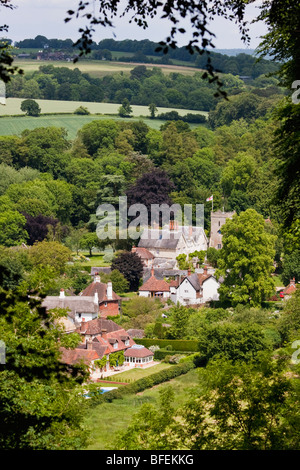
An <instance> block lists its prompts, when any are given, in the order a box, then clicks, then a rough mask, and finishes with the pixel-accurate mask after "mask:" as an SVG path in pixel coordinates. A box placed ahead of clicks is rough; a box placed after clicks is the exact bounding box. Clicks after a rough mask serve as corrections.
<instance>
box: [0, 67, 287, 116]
mask: <svg viewBox="0 0 300 470" xmlns="http://www.w3.org/2000/svg"><path fill="white" fill-rule="evenodd" d="M222 80H223V83H224V87H225V88H226V91H227V93H229V94H232V95H238V94H241V93H243V92H244V91H250V90H251V92H252V93H253V94H254V95H255V96H253V97H251V98H252V100H255V98H256V103H255V104H254V106H258V101H261V100H259V99H258V98H265V99H269V100H272V99H273V100H274V99H275V98H276V96H278V95H279V96H280V95H282V93H283V90H282V89H281V88H280V87H278V80H276V79H275V78H272V77H269V78H268V77H266V76H265V75H263V74H260V75H259V76H258V77H256V78H255V79H252V80H251V81H250V82H249V84H248V83H247V86H246V85H245V83H244V82H243V81H242V80H241V79H239V78H238V76H237V75H234V74H232V73H228V74H224V75H223V76H222ZM216 91H217V86H216V85H215V84H213V83H212V84H209V83H208V82H206V81H204V80H203V78H202V73H201V72H199V71H198V72H195V74H194V75H191V76H186V75H183V74H181V73H178V72H174V73H170V74H168V75H166V74H164V73H163V71H162V69H160V68H159V67H153V68H152V69H149V68H146V66H145V65H139V66H136V67H134V68H133V70H131V72H130V73H125V72H120V73H118V74H112V75H106V76H104V77H103V78H94V77H91V76H90V75H88V74H87V73H82V72H81V71H80V70H79V69H78V68H75V69H74V70H71V69H69V68H68V67H59V66H53V65H42V66H40V67H39V70H38V71H36V72H33V73H27V74H26V75H16V76H15V77H14V78H12V80H11V82H10V83H8V84H7V89H6V92H7V97H15V98H33V99H47V100H49V99H50V100H51V99H53V100H54V99H55V100H66V101H96V102H111V103H122V101H123V100H124V99H128V100H129V102H130V104H134V105H146V106H148V105H150V104H151V103H154V104H155V105H156V106H160V107H176V108H184V109H193V110H200V111H210V110H212V109H215V107H216V105H217V104H218V103H219V102H220V98H216V97H215V93H216ZM261 106H262V104H260V107H261ZM245 111H246V110H245ZM257 112H258V113H259V111H257Z"/></svg>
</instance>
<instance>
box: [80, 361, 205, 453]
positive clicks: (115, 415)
mask: <svg viewBox="0 0 300 470" xmlns="http://www.w3.org/2000/svg"><path fill="white" fill-rule="evenodd" d="M151 369H152V371H154V367H153V368H150V369H149V370H151ZM198 373H199V369H198V370H197V369H193V370H191V371H189V372H188V373H187V374H184V375H181V376H180V377H176V378H175V379H172V380H170V381H169V382H167V383H163V384H160V385H157V386H155V387H153V388H151V389H147V390H145V391H144V392H141V393H138V394H136V395H134V394H133V395H129V396H124V398H123V399H120V400H119V399H118V400H113V401H112V402H111V403H103V404H101V405H98V406H96V407H93V408H90V409H87V411H86V414H85V425H86V426H87V428H88V429H89V435H90V444H89V447H88V450H112V449H113V448H114V440H115V438H116V435H117V433H118V432H120V431H125V429H126V427H127V426H128V425H129V424H130V422H131V418H132V416H133V414H134V413H136V412H137V411H138V410H139V408H140V407H141V405H143V404H144V403H152V404H155V403H156V400H157V399H158V398H159V391H160V390H161V389H162V388H163V387H166V385H167V384H169V385H172V387H173V388H174V391H175V397H176V403H175V404H176V406H180V405H182V404H183V403H184V402H185V401H186V400H187V399H188V398H189V396H190V393H191V392H190V389H191V388H192V387H197V385H198ZM124 387H126V385H124Z"/></svg>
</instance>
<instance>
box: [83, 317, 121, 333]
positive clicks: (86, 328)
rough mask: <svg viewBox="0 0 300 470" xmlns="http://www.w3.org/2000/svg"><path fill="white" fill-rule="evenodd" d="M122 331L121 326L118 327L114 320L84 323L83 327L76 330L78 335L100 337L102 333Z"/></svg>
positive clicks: (99, 319)
mask: <svg viewBox="0 0 300 470" xmlns="http://www.w3.org/2000/svg"><path fill="white" fill-rule="evenodd" d="M117 330H120V325H117V323H115V322H114V321H112V320H107V319H106V318H101V317H100V318H95V319H94V320H91V321H87V322H82V323H81V326H80V327H79V328H77V329H76V333H79V334H82V335H99V334H100V333H103V332H107V333H110V332H111V331H117Z"/></svg>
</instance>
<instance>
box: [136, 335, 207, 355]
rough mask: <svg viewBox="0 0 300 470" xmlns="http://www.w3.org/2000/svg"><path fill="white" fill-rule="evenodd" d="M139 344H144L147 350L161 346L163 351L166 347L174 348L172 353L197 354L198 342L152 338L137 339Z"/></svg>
mask: <svg viewBox="0 0 300 470" xmlns="http://www.w3.org/2000/svg"><path fill="white" fill-rule="evenodd" d="M135 342H136V343H137V344H143V345H144V346H145V347H146V348H149V347H150V346H159V347H160V348H161V349H165V347H166V346H172V351H181V352H183V351H184V352H186V351H188V352H197V351H198V341H194V340H188V339H187V340H185V339H150V338H137V339H135Z"/></svg>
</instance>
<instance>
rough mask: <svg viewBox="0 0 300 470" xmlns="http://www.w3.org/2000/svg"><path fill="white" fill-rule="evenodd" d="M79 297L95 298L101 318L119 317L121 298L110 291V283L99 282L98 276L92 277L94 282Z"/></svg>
mask: <svg viewBox="0 0 300 470" xmlns="http://www.w3.org/2000/svg"><path fill="white" fill-rule="evenodd" d="M79 296H80V297H82V296H83V297H85V296H87V297H95V296H96V298H97V299H98V306H99V315H100V316H102V317H107V316H116V315H119V313H120V309H121V297H120V296H118V295H117V294H116V293H115V292H114V291H113V289H112V283H111V282H108V283H107V284H105V283H104V282H101V278H100V276H99V274H96V275H95V276H94V281H93V282H92V283H91V284H89V285H88V286H87V287H86V288H85V289H84V290H83V291H82V292H81V293H80V294H79Z"/></svg>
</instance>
